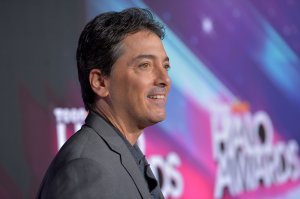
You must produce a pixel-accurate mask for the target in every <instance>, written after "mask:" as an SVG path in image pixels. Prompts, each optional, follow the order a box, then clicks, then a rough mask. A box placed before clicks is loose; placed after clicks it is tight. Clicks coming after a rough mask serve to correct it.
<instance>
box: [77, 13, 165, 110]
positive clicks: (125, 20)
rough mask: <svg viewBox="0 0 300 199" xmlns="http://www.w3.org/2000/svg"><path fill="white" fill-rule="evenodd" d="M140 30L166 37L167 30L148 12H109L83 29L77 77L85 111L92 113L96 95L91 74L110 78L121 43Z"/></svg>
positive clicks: (78, 54) (78, 50)
mask: <svg viewBox="0 0 300 199" xmlns="http://www.w3.org/2000/svg"><path fill="white" fill-rule="evenodd" d="M141 30H148V31H151V32H153V33H155V34H156V35H157V36H158V37H159V38H160V39H163V37H164V27H163V25H162V24H161V23H159V22H158V21H155V20H154V17H153V15H152V14H151V12H150V11H149V10H146V9H142V8H129V9H126V10H123V11H121V12H106V13H103V14H100V15H98V16H96V17H95V18H94V19H93V20H91V21H90V22H89V23H88V24H87V25H86V26H85V28H84V29H83V31H82V33H81V35H80V38H79V42H78V48H77V53H76V59H77V69H78V77H79V81H80V85H81V94H82V98H83V102H84V105H85V108H86V109H87V110H91V108H92V105H93V104H94V100H95V93H94V92H93V90H92V89H91V86H90V82H89V74H90V71H91V70H92V69H94V68H97V69H100V70H101V72H102V74H103V75H106V76H109V75H110V72H111V68H112V66H113V64H114V63H115V62H116V60H117V59H118V58H119V56H120V55H121V52H120V43H121V41H122V40H123V39H124V38H125V37H126V36H127V35H128V34H132V33H136V32H138V31H141Z"/></svg>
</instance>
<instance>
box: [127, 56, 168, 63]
mask: <svg viewBox="0 0 300 199" xmlns="http://www.w3.org/2000/svg"><path fill="white" fill-rule="evenodd" d="M155 58H156V56H154V55H151V54H141V55H138V56H136V57H135V58H133V60H132V62H134V61H136V60H138V59H155ZM169 60H170V59H169V57H165V59H164V61H169Z"/></svg>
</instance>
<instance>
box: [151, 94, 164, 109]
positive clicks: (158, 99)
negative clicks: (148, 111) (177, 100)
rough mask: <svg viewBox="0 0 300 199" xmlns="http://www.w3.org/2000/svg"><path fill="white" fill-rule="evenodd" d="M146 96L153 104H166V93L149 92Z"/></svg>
mask: <svg viewBox="0 0 300 199" xmlns="http://www.w3.org/2000/svg"><path fill="white" fill-rule="evenodd" d="M147 98H148V99H149V101H150V102H151V103H152V104H154V105H155V106H158V107H160V108H164V107H165V104H166V95H165V94H151V95H148V96H147Z"/></svg>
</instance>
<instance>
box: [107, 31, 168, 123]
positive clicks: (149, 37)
mask: <svg viewBox="0 0 300 199" xmlns="http://www.w3.org/2000/svg"><path fill="white" fill-rule="evenodd" d="M121 51H122V54H121V56H120V57H119V58H118V59H117V61H116V62H115V64H114V65H113V68H112V71H111V74H110V76H109V77H108V82H109V86H108V90H109V97H110V103H111V108H112V110H113V114H114V115H115V116H116V117H118V119H121V120H122V121H123V122H124V123H126V124H128V125H131V126H135V127H138V128H140V129H143V128H145V127H147V126H149V125H152V124H155V123H157V122H160V121H162V120H164V118H165V116H166V112H165V105H166V100H167V95H168V92H169V89H170V84H171V81H170V78H169V75H168V69H169V67H170V66H169V59H168V57H167V54H166V52H165V50H164V47H163V44H162V42H161V39H160V38H159V37H158V36H157V35H155V34H154V33H152V32H149V31H139V32H137V33H134V34H130V35H128V36H127V37H125V39H124V40H123V41H122V42H121Z"/></svg>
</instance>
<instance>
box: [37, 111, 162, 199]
mask: <svg viewBox="0 0 300 199" xmlns="http://www.w3.org/2000/svg"><path fill="white" fill-rule="evenodd" d="M85 122H86V123H85V125H84V126H83V127H82V128H81V130H79V131H78V132H77V133H75V134H74V135H73V136H72V137H71V138H70V139H69V140H68V141H67V142H66V143H65V145H64V146H63V147H62V148H61V150H60V151H59V153H58V154H57V155H56V157H55V158H54V160H53V162H52V163H51V165H50V167H49V169H48V171H47V173H46V175H45V177H44V179H43V182H42V184H41V187H40V190H39V193H38V196H37V198H41V199H46V198H47V199H48V198H49V199H50V198H51V199H56V198H59V199H62V198H68V199H71V198H84V199H88V198H109V199H110V198H112V199H114V198H116V199H122V198H124V199H127V198H128V199H136V198H147V199H148V198H151V196H150V193H149V189H148V186H147V184H146V182H145V179H144V176H143V175H142V174H141V172H140V170H139V168H138V166H137V164H136V162H135V160H134V158H133V156H132V155H131V153H130V151H129V150H128V147H127V146H126V144H125V143H124V141H123V140H122V138H121V137H120V136H119V135H118V134H117V132H115V129H114V128H113V127H112V126H110V124H108V123H107V122H106V121H105V120H104V119H103V118H101V117H100V116H99V115H97V114H96V113H93V112H90V113H89V115H88V117H87V119H86V121H85ZM152 175H153V174H152ZM161 198H163V196H162V194H161Z"/></svg>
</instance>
